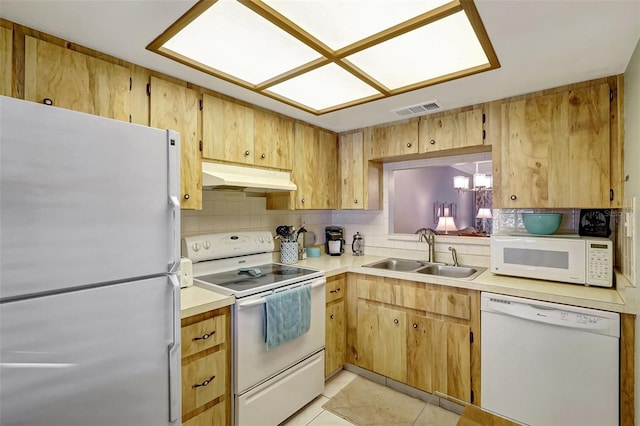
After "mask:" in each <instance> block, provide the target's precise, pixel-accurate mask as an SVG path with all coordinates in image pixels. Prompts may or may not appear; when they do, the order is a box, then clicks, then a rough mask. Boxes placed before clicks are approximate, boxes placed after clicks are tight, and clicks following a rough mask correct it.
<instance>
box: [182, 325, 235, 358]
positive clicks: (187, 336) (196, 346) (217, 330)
mask: <svg viewBox="0 0 640 426" xmlns="http://www.w3.org/2000/svg"><path fill="white" fill-rule="evenodd" d="M225 326H226V321H225V317H224V315H217V316H215V317H213V318H209V319H206V320H204V321H200V322H197V323H195V324H191V325H188V326H185V327H182V357H183V358H185V357H188V356H189V355H193V354H195V353H197V352H200V351H203V350H205V349H209V348H212V347H214V346H217V345H220V344H222V343H224V340H225Z"/></svg>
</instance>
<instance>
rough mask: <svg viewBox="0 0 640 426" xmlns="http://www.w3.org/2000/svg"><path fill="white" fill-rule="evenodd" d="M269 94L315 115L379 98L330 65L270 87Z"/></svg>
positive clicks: (348, 74) (334, 65)
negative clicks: (304, 106) (338, 106)
mask: <svg viewBox="0 0 640 426" xmlns="http://www.w3.org/2000/svg"><path fill="white" fill-rule="evenodd" d="M268 92H271V93H274V94H276V95H279V96H282V97H284V98H287V99H290V100H292V101H294V102H296V103H299V104H302V105H306V106H308V107H311V108H312V109H314V110H316V111H322V110H324V109H327V108H331V107H335V106H337V105H342V104H345V103H348V102H353V101H356V100H359V99H364V98H368V97H371V96H376V95H380V92H378V91H377V90H375V89H374V88H373V87H371V86H369V85H368V84H366V83H364V82H362V81H361V80H359V79H358V78H356V77H354V76H353V75H352V74H350V73H348V72H347V71H345V70H344V69H342V68H341V67H339V66H338V65H336V64H329V65H325V66H323V67H320V68H317V69H315V70H313V71H309V72H307V73H305V74H302V75H300V76H298V77H295V78H292V79H290V80H287V81H284V82H282V83H280V84H277V85H275V86H272V87H270V88H269V89H268Z"/></svg>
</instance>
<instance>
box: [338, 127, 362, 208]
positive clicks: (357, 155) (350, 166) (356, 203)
mask: <svg viewBox="0 0 640 426" xmlns="http://www.w3.org/2000/svg"><path fill="white" fill-rule="evenodd" d="M338 152H339V157H340V167H339V172H340V205H339V208H340V209H343V210H346V209H365V208H366V207H365V197H364V194H365V190H366V189H365V183H366V181H367V179H366V176H365V162H364V133H363V132H361V131H360V132H355V133H348V134H344V135H340V140H339V148H338Z"/></svg>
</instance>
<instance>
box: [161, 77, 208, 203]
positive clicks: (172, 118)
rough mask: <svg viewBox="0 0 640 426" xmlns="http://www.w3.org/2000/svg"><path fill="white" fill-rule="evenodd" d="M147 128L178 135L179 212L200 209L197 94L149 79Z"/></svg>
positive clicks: (190, 90)
mask: <svg viewBox="0 0 640 426" xmlns="http://www.w3.org/2000/svg"><path fill="white" fill-rule="evenodd" d="M150 91H151V104H150V113H151V119H150V125H151V127H157V128H160V129H172V130H175V131H177V132H178V133H180V195H181V199H180V208H182V209H201V208H202V163H201V161H202V159H201V157H200V138H199V137H198V135H199V134H200V132H199V124H198V117H199V108H198V93H197V92H196V91H195V90H192V89H189V88H188V87H184V86H180V85H177V84H174V83H170V82H168V81H165V80H162V79H159V78H156V77H151V85H150Z"/></svg>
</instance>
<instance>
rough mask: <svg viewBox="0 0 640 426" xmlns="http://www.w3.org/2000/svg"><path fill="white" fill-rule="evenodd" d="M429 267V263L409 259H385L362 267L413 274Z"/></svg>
mask: <svg viewBox="0 0 640 426" xmlns="http://www.w3.org/2000/svg"><path fill="white" fill-rule="evenodd" d="M425 265H427V262H421V261H419V260H408V259H394V258H389V259H384V260H379V261H377V262H374V263H370V264H368V265H362V266H363V267H365V268H375V269H386V270H388V271H400V272H413V271H415V270H417V269H419V268H422V267H424V266H425Z"/></svg>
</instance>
